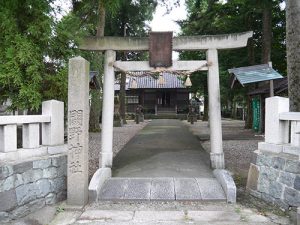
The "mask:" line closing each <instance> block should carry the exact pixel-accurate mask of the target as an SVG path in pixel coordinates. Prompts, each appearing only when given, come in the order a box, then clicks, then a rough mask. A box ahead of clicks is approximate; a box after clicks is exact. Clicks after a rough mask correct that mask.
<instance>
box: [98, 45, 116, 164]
mask: <svg viewBox="0 0 300 225" xmlns="http://www.w3.org/2000/svg"><path fill="white" fill-rule="evenodd" d="M115 60H116V52H115V51H112V50H107V51H105V60H104V82H103V85H104V87H103V106H102V132H101V143H102V147H101V156H100V157H101V159H100V160H99V161H100V163H101V165H102V166H101V167H102V168H111V167H112V159H113V151H112V149H113V122H114V96H115V90H114V84H115V71H114V67H113V65H114V62H115Z"/></svg>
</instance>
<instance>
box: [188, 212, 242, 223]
mask: <svg viewBox="0 0 300 225" xmlns="http://www.w3.org/2000/svg"><path fill="white" fill-rule="evenodd" d="M187 217H188V218H189V219H191V220H192V221H202V222H209V221H211V222H216V221H227V222H239V221H240V220H241V216H240V215H239V214H237V213H235V212H226V211H188V214H187Z"/></svg>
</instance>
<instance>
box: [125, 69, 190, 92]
mask: <svg viewBox="0 0 300 225" xmlns="http://www.w3.org/2000/svg"><path fill="white" fill-rule="evenodd" d="M162 77H163V80H164V84H158V80H159V79H155V78H153V77H151V76H142V77H130V78H129V82H128V89H132V83H133V82H134V80H135V81H136V83H137V89H139V88H141V89H144V88H153V89H160V88H166V89H167V88H186V87H185V86H184V81H183V80H181V79H180V78H179V77H178V76H176V75H173V74H171V73H162Z"/></svg>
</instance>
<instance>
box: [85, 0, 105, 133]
mask: <svg viewBox="0 0 300 225" xmlns="http://www.w3.org/2000/svg"><path fill="white" fill-rule="evenodd" d="M98 10H99V20H98V25H97V34H96V36H97V37H103V36H104V28H105V7H104V4H103V1H102V0H100V2H99V8H98ZM95 54H97V57H96V58H98V59H100V58H101V57H102V53H101V52H98V53H95ZM99 63H101V61H100V60H99ZM101 77H102V76H101V75H100V73H99V74H98V76H97V80H99V81H100V80H101V79H102V78H101ZM90 94H91V108H90V121H89V131H90V132H100V122H99V119H100V112H101V89H99V90H97V89H93V90H91V91H90Z"/></svg>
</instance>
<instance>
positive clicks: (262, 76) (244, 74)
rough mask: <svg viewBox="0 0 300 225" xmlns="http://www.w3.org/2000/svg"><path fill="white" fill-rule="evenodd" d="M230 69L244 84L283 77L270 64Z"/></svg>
mask: <svg viewBox="0 0 300 225" xmlns="http://www.w3.org/2000/svg"><path fill="white" fill-rule="evenodd" d="M228 71H229V73H233V74H234V76H235V77H236V79H237V80H238V81H239V82H240V83H241V84H242V85H244V84H249V83H255V82H260V81H267V80H275V79H280V78H283V77H282V76H281V75H280V74H279V73H278V72H277V71H275V70H274V69H273V68H271V67H269V65H268V64H263V65H256V66H248V67H240V68H234V69H229V70H228Z"/></svg>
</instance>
